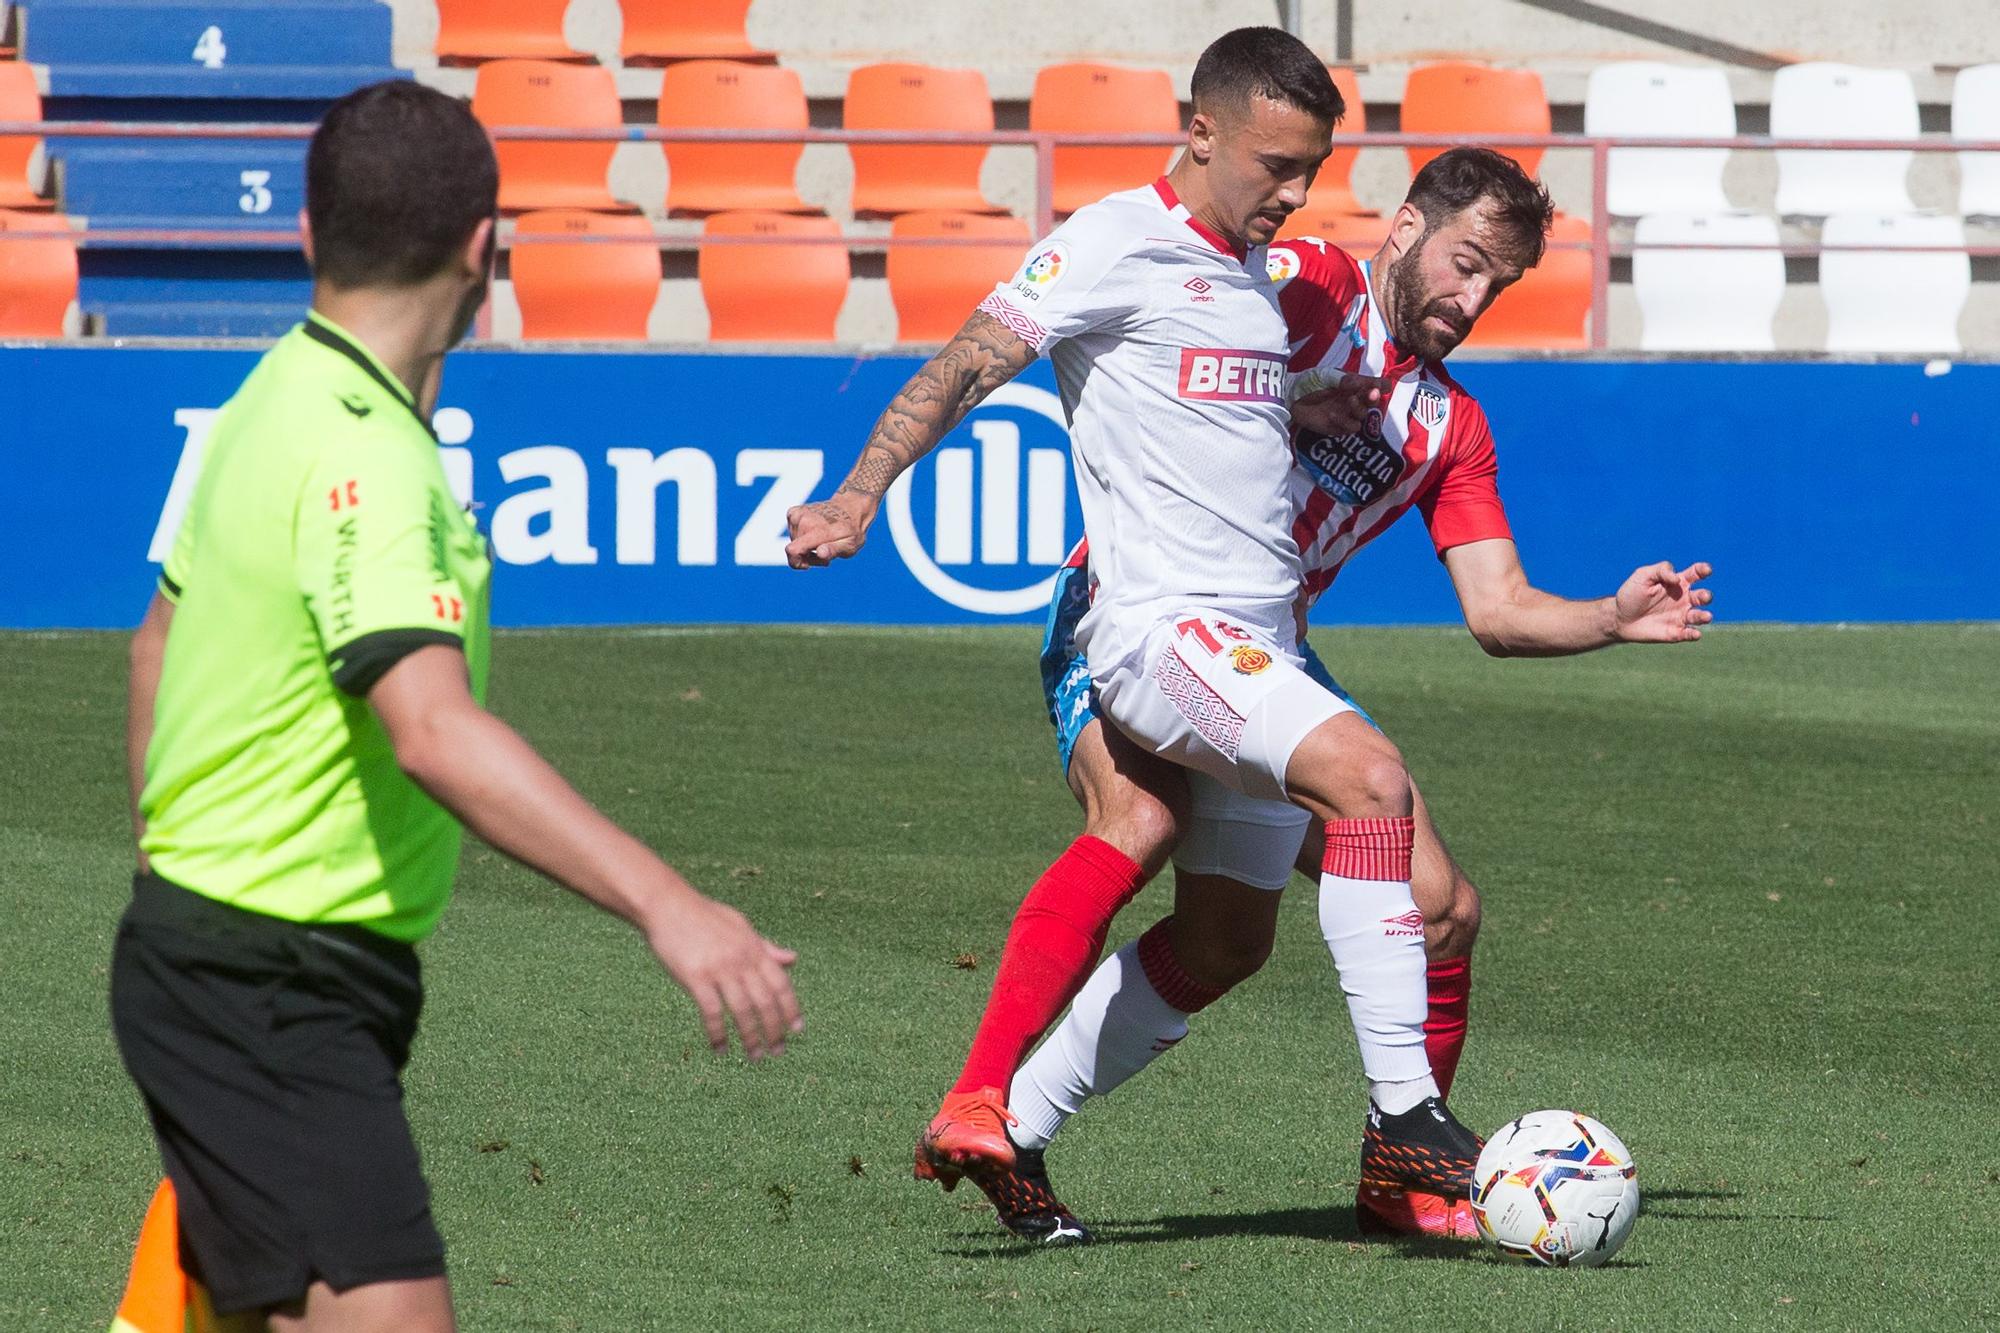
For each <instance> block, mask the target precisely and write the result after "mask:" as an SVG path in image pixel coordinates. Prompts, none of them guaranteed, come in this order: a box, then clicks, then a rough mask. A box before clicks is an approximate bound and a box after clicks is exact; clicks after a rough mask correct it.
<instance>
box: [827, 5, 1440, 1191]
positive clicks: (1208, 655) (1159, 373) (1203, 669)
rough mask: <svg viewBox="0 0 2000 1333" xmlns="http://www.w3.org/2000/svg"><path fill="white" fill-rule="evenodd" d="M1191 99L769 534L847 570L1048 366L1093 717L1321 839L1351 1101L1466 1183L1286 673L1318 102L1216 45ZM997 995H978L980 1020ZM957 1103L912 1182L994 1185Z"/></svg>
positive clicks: (1112, 892) (1327, 118)
mask: <svg viewBox="0 0 2000 1333" xmlns="http://www.w3.org/2000/svg"><path fill="white" fill-rule="evenodd" d="M1193 92H1194V100H1195V115H1194V118H1193V121H1192V122H1191V124H1190V127H1189V133H1188V148H1187V151H1186V153H1185V154H1184V155H1183V156H1182V158H1181V160H1180V161H1179V163H1177V164H1176V166H1175V167H1174V169H1173V171H1172V172H1171V173H1170V174H1169V175H1168V176H1167V177H1166V178H1164V179H1163V180H1161V181H1159V182H1156V183H1155V184H1153V185H1152V186H1148V187H1141V188H1140V189H1137V190H1130V191H1125V192H1122V193H1120V194H1116V195H1112V196H1110V197H1109V198H1107V199H1105V200H1103V201H1101V202H1100V203H1098V204H1095V205H1092V206H1090V207H1088V208H1086V209H1083V210H1081V211H1080V212H1079V213H1078V214H1077V215H1076V216H1075V217H1073V218H1072V219H1070V221H1069V222H1067V223H1065V224H1064V225H1063V226H1062V227H1060V228H1058V229H1057V230H1056V232H1055V233H1054V234H1053V235H1051V236H1050V237H1049V238H1047V239H1046V240H1045V241H1043V242H1042V243H1041V244H1040V245H1039V246H1037V247H1036V249H1035V250H1034V251H1033V253H1032V254H1031V255H1030V256H1029V258H1028V260H1027V262H1026V263H1025V264H1024V265H1023V267H1022V269H1021V271H1020V272H1019V273H1017V274H1016V275H1015V277H1014V278H1013V279H1012V280H1011V281H1009V282H1005V283H1002V284H1000V286H999V287H998V288H997V289H996V290H995V292H994V293H993V295H992V296H991V297H989V298H988V299H987V300H986V301H985V302H983V303H982V305H981V307H980V309H979V311H978V312H977V313H976V314H975V316H974V318H973V319H972V320H970V321H968V323H967V324H966V326H965V328H964V329H962V330H961V331H960V333H959V335H958V336H957V337H956V338H955V339H954V340H953V342H952V343H951V344H949V345H948V346H947V347H946V348H945V349H944V351H942V352H941V353H939V355H938V356H937V357H936V358H934V359H933V360H932V362H930V363H929V364H928V365H926V367H925V368H924V369H923V370H922V371H920V372H919V373H918V375H917V376H916V377H915V378H914V379H913V380H912V381H911V382H910V384H909V385H907V386H905V388H904V390H903V391H902V392H901V393H900V394H898V396H897V398H896V399H895V400H894V401H892V403H891V404H890V407H889V410H888V411H887V412H885V413H884V414H883V417H882V419H881V421H880V422H878V424H877V426H876V429H875V431H874V432H873V434H872V435H871V437H870V439H869V442H868V444H867V446H866V447H865V448H864V450H863V454H862V457H861V460H860V461H859V462H858V463H857V464H856V465H855V468H854V469H853V471H852V472H851V473H850V474H849V476H848V478H847V480H846V481H845V482H844V483H843V484H842V486H841V488H840V489H839V490H838V491H837V492H836V493H835V495H834V497H833V498H832V499H831V500H829V501H825V502H821V503H819V504H816V505H807V506H801V507H800V508H799V509H797V510H794V511H793V513H792V514H791V515H789V516H788V517H789V519H790V521H791V525H792V532H793V540H792V542H791V544H790V546H789V547H788V554H789V555H790V557H791V559H792V561H793V563H794V564H795V565H800V566H803V565H806V564H811V563H824V562H826V561H828V560H830V559H832V558H835V557H838V556H841V555H847V554H851V553H852V552H853V551H854V550H856V549H858V547H859V545H860V542H861V539H862V537H863V535H864V533H865V530H866V527H867V525H868V523H869V522H870V521H872V519H873V517H874V514H875V511H876V509H877V508H878V507H879V503H880V497H881V495H882V494H883V492H885V491H886V490H887V488H888V486H889V485H890V483H891V482H893V481H894V479H895V477H896V476H898V475H900V473H901V471H902V470H903V469H904V468H906V467H908V466H909V465H910V463H912V462H914V461H915V459H916V458H918V457H920V456H921V455H922V454H923V453H925V452H927V451H928V450H929V449H930V448H931V447H933V446H934V445H935V444H936V443H937V441H938V440H939V439H940V438H942V436H943V435H944V434H945V433H946V432H947V431H949V429H950V428H951V427H952V426H953V425H955V424H956V423H957V422H958V421H959V420H960V419H961V418H962V417H963V415H964V413H965V412H966V411H967V410H969V409H970V407H971V406H972V405H973V404H975V403H976V402H978V401H979V400H980V399H981V398H982V397H984V395H985V394H986V393H988V392H990V391H991V389H992V388H993V387H995V386H997V385H998V384H999V383H1001V382H1004V380H1005V379H1007V378H1010V377H1011V376H1012V375H1014V374H1016V373H1018V372H1019V371H1020V369H1021V368H1022V367H1024V366H1025V365H1026V364H1027V363H1028V361H1029V360H1031V359H1032V358H1033V357H1034V356H1035V355H1037V354H1039V353H1040V352H1042V351H1043V350H1044V349H1045V348H1046V349H1049V354H1050V357H1051V360H1052V361H1053V363H1054V365H1055V369H1056V375H1057V380H1058V384H1059V386H1060V388H1061V391H1062V397H1063V402H1064V407H1065V410H1066V413H1067V415H1068V417H1069V424H1070V434H1071V439H1072V441H1073V444H1074V448H1075V455H1076V462H1077V467H1076V472H1077V477H1078V489H1079V492H1080V493H1081V496H1082V501H1083V508H1084V517H1085V528H1086V532H1087V533H1088V534H1089V536H1090V538H1091V541H1092V548H1093V551H1094V553H1095V556H1096V561H1097V566H1096V571H1095V572H1096V577H1097V589H1096V598H1095V600H1094V602H1093V605H1092V609H1091V611H1090V613H1089V614H1088V615H1087V616H1086V617H1085V619H1084V622H1083V624H1082V626H1081V627H1080V629H1079V632H1078V641H1079V643H1080V644H1081V645H1083V646H1084V648H1085V649H1086V651H1087V653H1088V657H1089V662H1090V669H1091V674H1092V676H1093V678H1094V679H1095V681H1096V683H1097V686H1098V689H1099V693H1100V697H1101V701H1102V707H1103V709H1104V711H1105V713H1106V714H1107V716H1109V717H1110V718H1111V719H1112V720H1113V721H1114V722H1115V723H1117V725H1118V726H1119V727H1120V728H1121V729H1122V730H1123V731H1124V732H1125V733H1126V734H1128V735H1129V736H1131V737H1132V738H1133V739H1134V740H1135V741H1137V742H1138V743H1139V744H1140V745H1141V746H1142V747H1144V748H1145V749H1146V750H1148V751H1150V752H1152V753H1154V754H1158V755H1162V756H1165V757H1166V758H1169V759H1171V760H1173V761H1174V762H1175V763H1177V764H1180V765H1182V766H1184V767H1186V768H1187V769H1189V770H1191V772H1190V782H1191V785H1193V786H1195V787H1196V788H1197V799H1199V793H1200V791H1201V790H1203V789H1207V788H1215V789H1221V790H1226V791H1231V792H1235V793H1237V794H1240V795H1243V796H1247V797H1249V798H1252V799H1262V800H1274V801H1290V802H1292V803H1294V804H1297V805H1300V806H1302V807H1304V808H1305V809H1306V810H1307V811H1309V812H1310V813H1311V814H1312V815H1314V816H1316V817H1318V818H1319V819H1320V820H1321V821H1322V823H1323V824H1324V826H1325V828H1326V844H1327V845H1326V856H1325V862H1324V864H1325V872H1324V874H1323V876H1322V886H1323V898H1325V899H1326V900H1327V901H1328V902H1329V903H1330V904H1332V905H1331V906H1330V907H1328V908H1326V909H1324V910H1323V911H1322V918H1323V921H1324V922H1325V923H1326V925H1327V932H1326V933H1327V936H1328V939H1329V943H1330V944H1331V946H1332V948H1333V952H1334V959H1335V962H1336V964H1337V965H1338V967H1339V969H1340V973H1341V980H1342V984H1343V987H1344V989H1345V990H1346V991H1347V993H1348V996H1349V1008H1350V1013H1351V1016H1352V1017H1353V1020H1354V1026H1355V1030H1356V1035H1357V1038H1358V1039H1359V1041H1360V1045H1361V1049H1362V1057H1363V1066H1364V1069H1365V1071H1366V1073H1367V1075H1368V1079H1369V1086H1370V1097H1371V1102H1372V1104H1373V1105H1374V1106H1375V1107H1377V1108H1378V1109H1379V1111H1380V1112H1381V1113H1383V1114H1384V1115H1388V1116H1394V1117H1397V1118H1398V1119H1399V1120H1405V1121H1409V1122H1410V1123H1411V1124H1412V1125H1413V1126H1415V1127H1416V1129H1417V1130H1418V1131H1419V1133H1420V1135H1421V1136H1422V1137H1423V1139H1424V1142H1423V1144H1422V1145H1420V1146H1421V1155H1422V1156H1424V1157H1425V1158H1426V1159H1441V1160H1444V1161H1446V1162H1447V1163H1449V1164H1450V1169H1452V1170H1454V1171H1457V1172H1458V1173H1460V1174H1465V1173H1469V1171H1470V1168H1471V1159H1472V1155H1473V1153H1474V1152H1475V1151H1476V1146H1477V1144H1476V1140H1475V1139H1474V1137H1473V1136H1472V1135H1471V1134H1470V1133H1469V1132H1467V1131H1466V1130H1464V1128H1463V1127H1462V1126H1459V1125H1458V1124H1457V1122H1456V1121H1455V1120H1453V1119H1452V1118H1451V1116H1450V1114H1449V1112H1448V1111H1446V1110H1445V1108H1444V1105H1443V1102H1442V1100H1441V1099H1440V1098H1439V1097H1438V1095H1437V1093H1438V1090H1437V1086H1436V1084H1435V1082H1434V1081H1433V1080H1432V1077H1431V1071H1430V1066H1429V1062H1428V1059H1427V1057H1426V1055H1425V1051H1424V1044H1423V1032H1422V1024H1423V1019H1424V1013H1425V996H1424V971H1425V963H1424V954H1423V931H1422V917H1421V914H1420V913H1419V912H1418V911H1417V908H1416V906H1415V903H1414V901H1413V900H1412V898H1411V895H1410V857H1411V844H1412V838H1413V827H1414V824H1413V819H1412V797H1411V788H1410V784H1409V779H1408V775H1407V774H1406V773H1405V772H1404V771H1403V767H1402V762H1401V759H1400V756H1398V755H1397V753H1396V751H1395V749H1394V747H1393V746H1391V745H1389V743H1388V742H1387V741H1386V740H1385V739H1384V738H1383V737H1382V736H1381V735H1380V733H1378V732H1376V731H1375V730H1374V729H1373V728H1372V727H1370V726H1369V724H1368V723H1367V722H1366V721H1364V720H1363V719H1362V718H1361V717H1360V716H1359V715H1358V714H1357V713H1356V712H1355V710H1354V709H1353V707H1352V706H1351V705H1350V704H1348V703H1347V701H1346V700H1344V699H1343V698H1341V697H1340V696H1339V695H1338V694H1336V693H1334V692H1332V691H1329V690H1327V689H1326V688H1325V687H1323V686H1322V685H1320V684H1318V683H1316V682H1314V681H1313V680H1311V679H1310V678H1309V677H1308V676H1307V675H1306V674H1305V672H1304V671H1303V670H1302V666H1301V658H1300V656H1299V653H1298V640H1299V624H1300V621H1299V616H1298V609H1299V608H1298V598H1299V590H1300V588H1301V585H1302V582H1303V577H1304V571H1303V567H1302V564H1301V558H1300V548H1299V544H1298V541H1297V539H1296V537H1295V536H1294V534H1293V523H1294V520H1295V519H1296V517H1297V515H1298V513H1299V512H1300V509H1301V508H1302V505H1303V503H1304V496H1303V493H1302V489H1301V488H1302V487H1303V486H1304V485H1305V483H1304V482H1303V481H1301V479H1300V477H1299V476H1298V474H1297V473H1296V471H1295V469H1294V467H1293V460H1292V453H1291V450H1290V447H1289V430H1290V424H1291V416H1290V413H1289V411H1288V407H1287V401H1286V397H1287V395H1286V379H1287V376H1286V363H1287V360H1288V357H1289V353H1290V351H1291V348H1290V340H1289V337H1288V333H1287V328H1286V324H1285V320H1284V316H1283V315H1282V313H1281V312H1280V310H1279V307H1278V298H1277V292H1276V288H1275V287H1274V285H1273V284H1272V282H1271V281H1270V277H1269V274H1268V272H1267V268H1266V256H1265V253H1264V249H1263V246H1264V245H1265V244H1266V243H1268V242H1269V240H1270V239H1271V237H1272V236H1273V235H1275V233H1276V230H1277V228H1278V226H1279V225H1281V224H1282V222H1283V220H1284V217H1285V216H1286V214H1288V213H1289V212H1290V211H1291V210H1293V209H1295V208H1297V207H1298V206H1299V205H1300V204H1301V203H1303V201H1304V196H1305V190H1306V188H1307V187H1308V186H1309V185H1310V183H1311V180H1312V177H1313V175H1314V173H1315V172H1316V171H1317V170H1318V167H1319V164H1320V163H1321V162H1322V161H1323V160H1324V159H1325V157H1326V155H1327V152H1328V151H1329V149H1330V137H1329V136H1330V131H1331V128H1332V125H1333V123H1334V121H1335V119H1336V118H1337V117H1338V114H1339V112H1340V109H1341V108H1340V102H1339V97H1338V94H1337V93H1335V92H1334V91H1333V88H1332V82H1331V79H1330V78H1328V76H1327V74H1326V70H1325V67H1324V66H1323V65H1321V64H1320V63H1319V61H1318V59H1317V58H1316V57H1314V56H1313V55H1312V54H1311V52H1310V51H1309V50H1307V49H1306V48H1305V46H1304V45H1303V44H1301V43H1299V42H1298V41H1297V40H1296V39H1294V38H1292V37H1290V36H1289V35H1287V34H1284V33H1281V32H1278V31H1277V30H1275V29H1240V30H1238V31H1236V32H1233V33H1230V34H1228V35H1226V36H1225V37H1223V38H1221V39H1220V40H1218V41H1217V42H1216V43H1215V44H1213V45H1212V46H1211V47H1210V48H1209V49H1208V51H1206V52H1204V53H1203V56H1202V59H1201V61H1200V62H1199V63H1198V65H1197V67H1196V70H1195V76H1194V80H1193ZM1073 851H1074V849H1073ZM1082 859H1083V860H1084V861H1086V862H1089V863H1090V864H1088V865H1085V866H1082V867H1080V868H1078V870H1077V874H1076V875H1075V876H1074V883H1080V884H1082V885H1084V886H1085V891H1087V892H1088V891H1094V892H1099V893H1102V894H1105V895H1106V896H1110V897H1116V896H1118V895H1119V894H1121V893H1122V894H1125V895H1126V896H1129V892H1131V891H1136V888H1137V887H1138V884H1139V883H1142V882H1143V878H1144V877H1143V874H1138V875H1137V876H1136V878H1135V876H1134V872H1137V871H1138V869H1139V868H1138V867H1136V866H1133V865H1129V864H1128V865H1123V866H1121V865H1118V864H1117V862H1116V861H1115V860H1113V859H1112V858H1105V857H1101V856H1099V855H1097V854H1095V853H1093V854H1090V855H1086V856H1085V857H1083V858H1082ZM1062 869H1063V867H1062V865H1061V863H1058V865H1057V866H1055V867H1051V872H1050V873H1051V875H1056V874H1057V873H1058V872H1059V871H1062ZM1046 882H1047V877H1045V880H1044V883H1046ZM1128 884H1129V888H1127V887H1126V886H1127V885H1128ZM1042 887H1043V885H1042V884H1038V885H1037V891H1038V892H1039V891H1040V890H1041V888H1042ZM1032 897H1033V895H1031V898H1032ZM1007 984H1008V977H1007V976H1006V975H1005V974H1004V973H1003V974H1001V975H999V976H997V977H996V980H995V993H996V997H997V996H998V995H999V993H1000V991H1001V988H1002V987H1004V986H1005V985H1007ZM967 1081H968V1079H967V1078H962V1079H961V1085H960V1086H959V1087H957V1088H955V1089H954V1090H953V1094H952V1095H951V1096H948V1097H947V1098H946V1101H945V1105H944V1107H943V1109H942V1110H941V1111H940V1114H939V1116H938V1117H937V1119H936V1120H934V1121H933V1122H932V1125H931V1127H930V1129H929V1130H928V1131H926V1134H925V1136H924V1138H923V1139H922V1140H921V1141H920V1144H919V1155H918V1171H919V1174H920V1175H928V1176H933V1177H936V1178H938V1179H940V1180H942V1181H944V1182H945V1183H946V1184H947V1186H949V1185H950V1184H953V1183H955V1182H956V1179H957V1178H958V1176H959V1175H961V1174H964V1173H966V1172H968V1171H970V1172H973V1173H988V1172H994V1171H1005V1170H1008V1169H1011V1168H1012V1166H1013V1165H1014V1150H1013V1147H1012V1145H1011V1144H1010V1143H1009V1142H1008V1140H1007V1137H1006V1133H1005V1121H1006V1120H1007V1119H1008V1112H1007V1110H1006V1107H1005V1105H1004V1101H1003V1099H1002V1095H1001V1093H1000V1091H999V1088H998V1087H997V1086H994V1085H984V1084H982V1085H981V1086H978V1087H966V1086H964V1085H965V1083H966V1082H967ZM1412 1117H1415V1118H1414V1119H1412ZM1419 1121H1420V1122H1421V1124H1419V1123H1418V1122H1419ZM1420 1165H1422V1166H1423V1167H1424V1168H1425V1169H1427V1170H1428V1169H1430V1168H1431V1167H1432V1166H1433V1165H1434V1162H1433V1161H1430V1160H1426V1161H1424V1162H1423V1163H1420Z"/></svg>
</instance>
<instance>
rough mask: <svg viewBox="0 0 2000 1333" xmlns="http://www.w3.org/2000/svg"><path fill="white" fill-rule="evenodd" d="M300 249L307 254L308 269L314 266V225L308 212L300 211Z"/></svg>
mask: <svg viewBox="0 0 2000 1333" xmlns="http://www.w3.org/2000/svg"><path fill="white" fill-rule="evenodd" d="M299 248H300V249H301V250H303V251H305V252H306V267H307V268H311V267H312V266H313V224H312V218H311V217H310V216H308V215H307V213H306V211H305V210H304V209H303V208H301V209H300V210H299Z"/></svg>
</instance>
